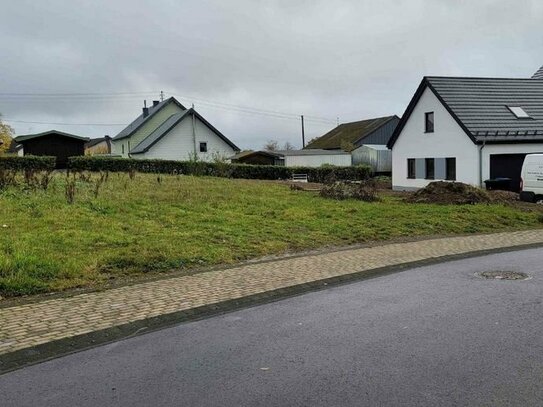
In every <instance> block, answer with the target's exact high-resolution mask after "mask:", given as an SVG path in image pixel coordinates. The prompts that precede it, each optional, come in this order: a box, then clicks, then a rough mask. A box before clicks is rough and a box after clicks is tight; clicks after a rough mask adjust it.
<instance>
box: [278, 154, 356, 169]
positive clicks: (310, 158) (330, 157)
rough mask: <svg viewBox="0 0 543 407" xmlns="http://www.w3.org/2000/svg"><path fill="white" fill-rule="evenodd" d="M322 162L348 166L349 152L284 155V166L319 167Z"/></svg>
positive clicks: (349, 162)
mask: <svg viewBox="0 0 543 407" xmlns="http://www.w3.org/2000/svg"><path fill="white" fill-rule="evenodd" d="M323 164H331V165H337V166H340V167H349V166H351V164H352V161H351V155H350V154H341V155H340V154H319V155H301V154H300V155H286V156H285V166H286V167H320V166H321V165H323Z"/></svg>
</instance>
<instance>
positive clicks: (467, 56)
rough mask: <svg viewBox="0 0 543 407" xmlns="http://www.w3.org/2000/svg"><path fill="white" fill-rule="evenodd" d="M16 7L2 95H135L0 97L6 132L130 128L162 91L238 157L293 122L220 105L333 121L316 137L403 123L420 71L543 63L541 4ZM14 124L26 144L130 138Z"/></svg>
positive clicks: (315, 128)
mask: <svg viewBox="0 0 543 407" xmlns="http://www.w3.org/2000/svg"><path fill="white" fill-rule="evenodd" d="M10 3H11V4H4V5H3V6H2V10H1V11H2V12H1V13H0V49H1V50H2V52H1V54H2V55H1V59H0V92H1V93H21V92H23V93H24V92H27V93H118V92H138V94H133V95H124V96H115V97H113V96H109V97H106V96H94V97H90V96H82V97H69V98H68V97H65V98H59V97H45V96H41V97H32V98H22V97H13V96H12V97H8V96H0V112H1V113H2V114H3V115H4V117H5V118H6V119H7V121H8V122H10V120H19V121H36V122H61V123H106V124H107V123H128V122H129V121H131V120H132V119H133V118H134V117H135V116H136V115H137V114H139V111H140V108H141V105H142V100H143V99H144V98H146V99H148V100H152V99H156V98H157V97H158V92H159V91H160V90H164V91H165V92H166V95H175V96H177V97H179V99H180V100H181V101H182V102H183V103H185V104H188V105H190V104H191V103H194V104H195V105H196V108H197V110H199V111H200V112H201V113H202V114H204V116H206V117H207V118H208V119H209V120H210V121H211V122H212V123H214V124H215V125H216V126H217V127H218V128H219V129H221V130H222V131H223V132H224V133H225V134H226V135H227V136H229V137H231V138H232V139H233V140H234V141H235V142H236V143H237V144H239V145H240V146H242V147H260V146H262V144H263V143H264V142H265V141H266V140H267V139H271V138H273V139H278V140H280V141H282V142H284V141H290V142H293V143H295V144H298V145H299V144H300V124H299V121H298V120H297V119H295V118H276V117H270V115H258V114H249V113H247V112H240V111H239V110H240V109H239V108H233V107H231V106H225V105H223V104H228V105H236V106H248V107H252V108H254V109H263V110H267V111H278V112H286V113H290V114H296V115H298V114H305V115H306V116H308V117H321V118H326V119H328V120H331V121H329V122H327V123H323V122H322V121H319V122H317V121H311V120H308V121H307V127H306V129H307V134H308V137H309V138H311V137H315V136H318V135H321V134H323V133H324V132H326V131H327V130H328V129H329V128H331V127H333V121H335V119H336V117H338V116H339V118H340V121H351V120H358V119H362V118H366V117H372V116H376V115H388V114H401V113H402V112H403V110H404V109H405V106H406V104H407V102H408V101H409V99H410V97H411V95H412V93H413V91H414V89H415V88H416V86H417V85H418V83H419V81H420V80H421V78H422V76H423V75H430V74H431V75H465V76H510V77H523V76H529V75H531V73H532V72H533V71H535V70H536V69H537V68H538V67H539V66H540V65H541V64H543V57H542V55H543V41H542V40H541V32H540V27H541V26H542V23H543V4H542V3H541V2H540V1H537V0H521V1H515V2H511V1H501V0H495V1H491V0H482V1H477V2H473V1H471V2H469V1H458V0H441V1H439V0H438V1H436V0H410V1H379V2H377V1H356V0H353V1H347V0H344V1H320V0H315V1H295V2H293V1H286V0H285V1H254V0H253V1H251V0H233V1H228V2H226V1H221V0H213V1H212V0H208V1H173V0H172V1H166V0H162V1H143V0H136V1H124V0H117V1H90V0H89V1H77V2H74V1H63V0H53V1H51V0H50V1H47V2H36V1H21V0H19V1H17V2H10ZM145 92H147V93H145ZM208 101H215V102H219V103H221V105H220V106H218V105H215V104H210V103H208ZM10 123H11V124H12V125H13V126H14V127H15V129H16V131H17V133H18V134H23V133H27V132H33V131H42V130H46V129H50V128H58V129H60V130H64V131H71V132H76V133H79V134H83V135H88V136H93V137H95V136H99V135H102V134H105V133H109V134H115V132H116V131H118V130H119V129H120V127H119V126H61V125H40V124H25V123H17V122H14V121H13V122H10Z"/></svg>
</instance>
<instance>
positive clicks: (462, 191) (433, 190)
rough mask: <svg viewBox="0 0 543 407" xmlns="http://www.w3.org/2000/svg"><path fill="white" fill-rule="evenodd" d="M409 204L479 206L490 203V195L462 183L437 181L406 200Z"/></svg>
mask: <svg viewBox="0 0 543 407" xmlns="http://www.w3.org/2000/svg"><path fill="white" fill-rule="evenodd" d="M405 201H406V202H409V203H433V204H447V205H450V204H456V205H466V204H470V205H473V204H478V203H490V202H492V199H491V197H490V195H489V194H488V193H487V192H486V191H484V190H482V189H480V188H476V187H473V186H471V185H468V184H464V183H462V182H444V181H436V182H432V183H430V184H428V185H427V186H426V187H425V188H422V189H419V190H418V191H417V192H414V193H413V194H411V195H410V196H409V197H407V198H405Z"/></svg>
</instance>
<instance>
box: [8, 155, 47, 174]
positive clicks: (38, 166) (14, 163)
mask: <svg viewBox="0 0 543 407" xmlns="http://www.w3.org/2000/svg"><path fill="white" fill-rule="evenodd" d="M55 165H56V158H55V157H48V156H33V155H26V156H24V157H19V156H0V169H3V170H17V171H22V170H36V171H52V170H54V169H55Z"/></svg>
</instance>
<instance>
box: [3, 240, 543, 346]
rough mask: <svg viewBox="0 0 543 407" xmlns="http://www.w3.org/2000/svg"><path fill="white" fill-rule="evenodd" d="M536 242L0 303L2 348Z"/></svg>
mask: <svg viewBox="0 0 543 407" xmlns="http://www.w3.org/2000/svg"><path fill="white" fill-rule="evenodd" d="M529 244H543V230H530V231H522V232H512V233H497V234H489V235H476V236H462V237H450V238H443V239H433V240H425V241H417V242H408V243H392V244H384V245H381V246H375V247H365V248H352V249H345V250H340V251H336V252H328V253H322V254H312V255H307V256H300V257H290V258H285V259H281V260H276V261H270V262H263V263H254V264H247V265H243V266H239V267H233V268H229V269H223V270H215V271H209V272H205V273H199V274H195V275H192V276H182V277H172V278H167V279H163V280H158V281H151V282H144V283H140V284H135V285H129V286H124V287H120V288H115V289H110V290H106V291H102V292H96V293H85V294H79V295H75V296H73V297H66V298H55V299H49V300H44V301H40V302H35V303H29V304H23V305H18V306H13V307H7V308H0V354H5V353H9V352H14V351H17V350H20V349H24V348H28V347H31V346H35V345H39V344H43V343H47V342H50V341H54V340H58V339H63V338H68V337H72V336H76V335H81V334H85V333H89V332H93V331H96V330H100V329H105V328H111V327H115V326H118V325H122V324H126V323H130V322H135V321H138V320H142V319H146V318H151V317H156V316H159V315H163V314H168V313H173V312H178V311H184V310H189V309H191V308H195V307H198V306H202V305H211V304H214V303H218V302H222V301H227V300H232V299H239V298H242V297H245V296H250V295H254V294H259V293H263V292H267V291H272V290H277V289H282V288H286V287H290V286H293V285H298V284H306V283H311V282H315V281H319V280H323V279H327V278H332V277H341V276H347V275H349V274H352V273H356V272H361V271H365V270H372V269H376V268H382V267H387V266H393V265H399V264H403V263H410V262H416V261H422V260H428V259H432V258H437V257H443V256H451V255H461V254H466V253H469V252H476V251H483V250H496V249H500V248H507V247H515V246H521V245H529ZM44 327H45V329H44Z"/></svg>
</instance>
